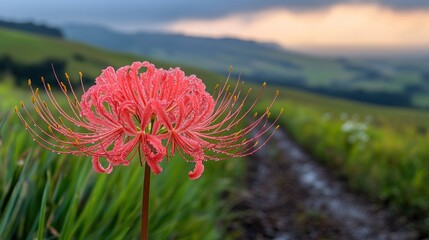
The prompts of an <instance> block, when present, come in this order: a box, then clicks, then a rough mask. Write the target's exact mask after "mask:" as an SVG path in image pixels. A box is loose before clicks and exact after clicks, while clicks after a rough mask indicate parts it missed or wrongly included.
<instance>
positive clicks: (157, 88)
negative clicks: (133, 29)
mask: <svg viewBox="0 0 429 240" xmlns="http://www.w3.org/2000/svg"><path fill="white" fill-rule="evenodd" d="M142 70H145V71H142ZM55 78H56V80H57V82H58V84H59V86H60V88H61V91H62V93H63V94H64V96H65V99H66V101H67V103H68V108H69V109H67V110H66V109H64V108H63V107H61V105H60V102H59V101H58V100H57V98H56V97H55V93H56V92H55V91H53V90H52V88H51V86H50V84H49V83H46V82H45V81H44V80H43V78H42V84H43V86H44V89H45V91H46V97H45V98H44V97H42V94H41V93H40V94H39V89H38V88H33V87H32V84H31V81H30V80H29V81H28V85H29V86H30V88H31V91H32V97H31V98H32V103H33V106H34V109H35V111H36V113H37V117H33V116H32V114H31V113H30V111H29V110H28V109H27V107H26V106H25V104H24V103H23V102H21V106H22V111H20V110H19V108H18V107H16V108H15V110H16V112H17V114H18V116H19V118H20V119H21V121H22V122H23V123H24V124H25V127H26V129H27V130H28V131H29V133H30V134H31V135H32V136H33V138H34V140H35V141H37V142H38V143H39V144H40V145H42V146H43V147H45V148H47V149H49V150H51V151H53V152H57V153H66V154H74V155H86V156H92V163H93V167H94V170H95V171H97V172H103V173H110V172H111V171H112V169H113V167H114V166H118V165H125V166H126V165H128V164H129V163H130V160H131V159H133V158H134V156H135V155H136V154H137V153H139V154H140V153H141V152H142V153H143V155H144V157H145V161H146V163H147V164H148V166H149V167H150V169H151V171H152V172H153V173H154V174H158V173H160V172H161V171H162V168H161V166H160V163H161V162H162V161H163V159H164V158H168V157H169V156H172V155H174V154H175V153H176V152H178V153H179V154H180V155H181V156H182V157H183V158H184V159H186V160H188V161H193V162H195V167H194V169H193V171H190V172H189V177H190V178H191V179H197V178H199V177H200V176H201V174H202V173H203V171H204V165H203V161H205V160H223V159H228V158H231V157H243V156H247V155H250V154H252V153H254V152H255V151H257V150H258V149H260V148H261V147H262V146H263V145H264V144H265V143H266V141H268V139H269V138H270V136H272V134H273V132H274V131H270V129H272V128H278V126H276V127H274V126H275V122H276V121H277V119H278V118H279V117H280V115H281V114H279V115H278V116H277V118H276V119H275V120H274V121H272V122H269V121H268V117H269V114H270V108H271V106H272V105H273V103H274V101H275V99H276V98H277V96H278V93H277V94H276V95H275V97H274V98H273V101H272V102H271V104H270V105H269V106H268V107H267V110H266V111H265V112H264V113H263V114H261V115H260V116H259V117H257V116H256V114H255V116H254V118H253V119H251V122H250V123H249V124H247V126H245V127H244V128H240V127H241V126H242V125H243V124H245V123H244V122H245V121H247V120H249V117H248V116H249V115H250V116H251V115H253V112H252V109H253V108H254V107H255V105H256V104H257V101H258V99H259V98H260V95H261V94H262V90H261V92H260V93H259V94H258V95H257V96H256V98H255V99H254V100H251V95H250V94H251V89H249V90H248V91H244V92H243V91H242V87H243V84H242V82H241V81H237V82H236V83H234V84H233V85H232V86H230V85H229V83H228V80H227V81H226V83H225V84H224V85H223V86H222V87H219V86H217V87H216V89H215V94H214V95H213V96H212V95H210V94H209V93H208V92H207V91H206V89H205V88H206V87H205V85H204V84H203V82H202V81H201V80H200V79H199V78H197V77H196V76H194V75H191V76H185V74H184V72H183V71H181V70H180V69H179V68H174V69H173V68H171V69H169V70H164V69H157V68H155V66H154V65H153V64H151V63H149V62H135V63H133V64H132V65H131V66H125V67H122V68H119V69H118V70H117V71H115V70H114V69H113V68H112V67H108V68H106V69H104V70H103V71H102V74H101V75H100V76H99V77H97V78H96V80H95V85H93V86H91V87H90V88H89V89H88V90H85V89H84V87H83V84H82V91H83V95H82V96H81V99H80V100H79V99H78V97H77V93H76V92H75V91H74V90H73V88H72V84H71V81H70V78H69V77H68V75H67V74H66V81H65V82H62V81H60V80H59V78H58V77H57V76H56V75H55ZM80 79H81V83H82V74H80ZM228 79H229V77H228ZM263 86H264V87H265V83H264V85H263ZM46 98H47V99H48V100H47V101H46V100H44V99H46ZM247 101H249V102H247ZM47 102H49V104H48V103H47ZM250 134H251V136H250V137H249V135H250ZM262 135H268V137H267V138H264V139H267V140H264V142H263V143H259V142H258V139H259V138H260V137H261V136H262ZM246 137H249V138H246ZM103 159H105V160H103ZM102 160H103V161H104V162H105V163H103V164H102V163H101V161H102Z"/></svg>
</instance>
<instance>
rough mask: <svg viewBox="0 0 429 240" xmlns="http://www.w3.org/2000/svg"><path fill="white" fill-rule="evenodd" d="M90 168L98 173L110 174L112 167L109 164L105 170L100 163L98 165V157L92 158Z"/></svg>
mask: <svg viewBox="0 0 429 240" xmlns="http://www.w3.org/2000/svg"><path fill="white" fill-rule="evenodd" d="M92 167H93V168H94V170H95V171H96V172H98V173H107V174H110V173H111V172H112V170H113V166H112V164H110V163H109V165H108V166H107V168H105V167H103V165H101V163H100V157H98V156H92Z"/></svg>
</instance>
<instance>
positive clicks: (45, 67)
mask: <svg viewBox="0 0 429 240" xmlns="http://www.w3.org/2000/svg"><path fill="white" fill-rule="evenodd" d="M52 67H54V68H55V71H56V72H58V73H61V74H63V73H64V72H65V69H66V61H65V60H61V59H46V60H44V61H42V62H39V63H32V64H22V63H19V62H15V61H14V60H13V59H12V58H11V57H10V56H8V55H4V56H2V57H0V76H1V75H4V74H9V75H12V76H13V78H14V80H15V84H16V85H17V86H23V85H25V84H27V80H28V79H29V78H31V79H33V81H32V82H33V85H35V86H39V87H40V86H43V85H42V83H41V81H38V80H39V79H40V77H42V76H44V77H46V78H48V77H50V76H52V75H53V68H52ZM61 76H62V75H61ZM35 78H37V79H35ZM0 79H1V78H0ZM55 85H56V84H54V85H53V86H55Z"/></svg>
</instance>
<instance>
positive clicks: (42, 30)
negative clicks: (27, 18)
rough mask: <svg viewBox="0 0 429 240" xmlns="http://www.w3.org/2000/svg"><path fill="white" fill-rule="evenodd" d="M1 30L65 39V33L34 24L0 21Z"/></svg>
mask: <svg viewBox="0 0 429 240" xmlns="http://www.w3.org/2000/svg"><path fill="white" fill-rule="evenodd" d="M0 28H9V29H14V30H18V31H24V32H29V33H34V34H40V35H45V36H50V37H57V38H63V33H62V31H61V30H60V29H58V28H54V27H48V26H46V25H41V24H40V25H39V24H35V23H32V22H24V23H16V22H8V21H4V20H0Z"/></svg>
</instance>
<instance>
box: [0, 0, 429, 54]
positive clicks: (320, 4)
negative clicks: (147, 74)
mask: <svg viewBox="0 0 429 240" xmlns="http://www.w3.org/2000/svg"><path fill="white" fill-rule="evenodd" d="M0 18H3V19H6V20H17V21H25V20H32V21H37V22H39V23H45V24H50V25H61V24H65V23H93V24H99V25H105V26H109V27H111V28H114V29H116V30H121V31H138V30H152V31H169V32H179V33H185V34H189V35H198V36H211V37H224V36H228V37H237V38H242V39H251V40H258V41H268V42H275V43H277V44H279V45H281V46H283V47H285V48H289V49H296V50H301V51H308V52H313V51H315V52H319V53H324V54H329V53H330V52H338V51H343V52H347V51H349V52H359V51H361V50H362V49H365V50H366V51H371V49H378V50H379V49H387V50H395V51H403V52H409V51H416V52H419V51H421V50H422V49H424V50H428V49H429V0H378V1H377V0H343V1H340V0H291V1H287V0H264V1H261V0H235V1H231V0H216V1H211V0H210V1H208V0H207V1H202V0H156V1H155V0H153V1H144V0H122V1H118V0H103V1H102V0H92V1H88V0H74V1H59V0H43V1H34V0H2V3H0Z"/></svg>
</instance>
